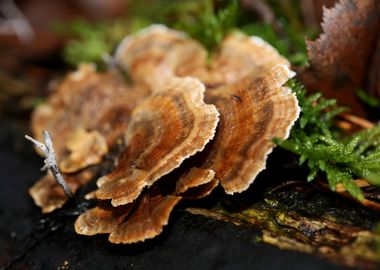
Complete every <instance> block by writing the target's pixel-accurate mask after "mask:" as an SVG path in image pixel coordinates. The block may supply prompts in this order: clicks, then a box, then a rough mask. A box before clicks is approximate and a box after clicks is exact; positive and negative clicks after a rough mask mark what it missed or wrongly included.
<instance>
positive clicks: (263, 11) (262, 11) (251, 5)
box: [241, 0, 275, 25]
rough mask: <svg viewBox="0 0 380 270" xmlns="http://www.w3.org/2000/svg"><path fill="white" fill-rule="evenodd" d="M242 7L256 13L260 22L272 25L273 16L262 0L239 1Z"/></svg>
mask: <svg viewBox="0 0 380 270" xmlns="http://www.w3.org/2000/svg"><path fill="white" fill-rule="evenodd" d="M241 4H242V6H243V7H245V8H247V9H250V10H252V11H254V12H255V13H257V14H258V15H259V16H260V18H261V20H262V21H263V22H265V23H267V24H271V25H273V24H274V22H275V16H274V13H273V11H272V9H271V8H270V6H269V5H268V4H267V3H266V2H265V1H263V0H241Z"/></svg>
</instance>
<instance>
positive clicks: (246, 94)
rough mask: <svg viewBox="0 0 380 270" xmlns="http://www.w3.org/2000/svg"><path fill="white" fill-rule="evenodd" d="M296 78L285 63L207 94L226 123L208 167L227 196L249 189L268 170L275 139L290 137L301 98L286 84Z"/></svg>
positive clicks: (205, 164)
mask: <svg viewBox="0 0 380 270" xmlns="http://www.w3.org/2000/svg"><path fill="white" fill-rule="evenodd" d="M292 76H294V72H292V71H290V70H289V69H288V67H287V66H285V65H282V64H280V65H277V66H275V67H273V68H272V69H270V70H269V72H268V73H267V74H266V75H263V76H262V77H259V78H256V76H248V77H246V78H245V79H243V80H241V81H240V82H237V83H236V84H234V85H232V86H227V87H225V88H224V89H221V90H220V91H217V92H213V91H211V92H207V93H206V94H207V98H206V100H207V101H208V102H211V103H213V104H215V106H216V107H217V108H218V111H219V112H220V122H219V125H218V129H217V132H216V135H215V139H214V141H213V143H212V145H211V147H210V148H209V149H208V150H209V152H208V153H207V154H206V155H207V157H206V158H205V161H204V162H203V166H202V168H205V169H211V170H213V171H215V177H216V179H218V180H219V181H220V183H221V185H222V186H223V188H224V190H225V191H226V193H228V194H233V193H235V192H242V191H245V190H246V189H247V188H248V187H249V186H250V184H251V183H252V182H253V181H254V180H255V178H256V176H257V175H258V173H259V172H260V171H262V170H263V169H265V164H266V159H267V156H268V155H269V153H271V152H272V149H273V148H274V147H275V144H274V143H273V139H274V138H280V139H287V138H288V136H289V133H290V129H291V127H292V126H293V124H294V123H295V121H296V120H297V118H298V116H299V113H300V108H299V107H298V101H297V98H296V96H295V94H294V93H292V92H291V90H290V89H289V88H287V87H284V86H283V85H284V84H285V83H286V82H287V80H288V79H289V78H291V77H292Z"/></svg>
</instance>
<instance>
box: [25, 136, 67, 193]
mask: <svg viewBox="0 0 380 270" xmlns="http://www.w3.org/2000/svg"><path fill="white" fill-rule="evenodd" d="M42 134H43V136H44V141H45V144H43V143H41V142H39V141H37V140H35V139H33V138H32V137H30V136H28V135H25V138H26V139H27V140H29V141H31V142H32V143H33V144H34V145H35V146H37V147H38V148H40V149H41V150H42V152H43V153H44V154H45V157H46V158H45V160H44V163H45V165H44V166H43V167H42V168H41V170H43V171H46V170H48V169H49V170H50V171H51V173H52V174H53V176H54V178H55V180H56V181H57V182H58V184H59V185H60V186H61V187H62V189H63V191H64V192H65V194H66V196H67V197H69V198H71V197H72V196H73V193H72V191H71V189H70V187H69V185H68V184H67V183H66V181H65V179H64V178H63V176H62V175H61V173H60V172H59V169H58V165H57V160H56V158H55V153H54V149H53V142H52V140H51V136H50V134H49V132H47V131H42Z"/></svg>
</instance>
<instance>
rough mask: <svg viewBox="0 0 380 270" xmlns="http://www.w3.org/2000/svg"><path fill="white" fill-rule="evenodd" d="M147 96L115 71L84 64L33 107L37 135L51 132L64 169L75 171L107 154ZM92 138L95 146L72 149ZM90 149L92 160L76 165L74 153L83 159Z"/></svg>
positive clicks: (59, 160) (34, 130)
mask: <svg viewBox="0 0 380 270" xmlns="http://www.w3.org/2000/svg"><path fill="white" fill-rule="evenodd" d="M145 95H146V92H144V91H135V90H134V89H131V88H129V87H127V86H126V84H125V83H124V81H123V80H122V78H121V77H120V76H119V75H118V74H117V73H114V72H108V73H97V72H96V71H95V68H94V67H93V66H92V65H88V64H84V65H81V66H80V67H79V70H78V71H76V72H73V73H71V74H69V75H68V76H67V77H66V78H65V79H64V80H63V82H62V83H60V84H59V85H58V87H57V89H56V90H55V91H54V92H53V94H52V95H51V96H50V97H49V99H48V100H47V102H46V103H44V104H42V105H41V106H39V107H37V109H36V110H35V111H34V113H33V116H32V130H33V133H34V136H35V138H37V140H42V130H46V131H49V132H50V134H51V136H52V138H53V141H54V149H55V152H56V155H57V160H58V162H59V167H60V169H61V171H62V172H68V173H72V172H75V171H78V170H80V169H83V168H85V167H87V166H90V165H95V164H97V163H99V162H100V161H101V160H102V157H103V156H104V155H105V154H106V153H107V152H108V149H107V148H112V147H113V146H115V145H116V144H117V142H118V140H120V139H121V138H122V136H123V134H124V132H125V129H126V128H127V124H128V121H129V118H130V113H131V111H132V109H133V107H134V106H135V104H136V102H138V101H139V100H140V99H141V98H142V97H144V96H145ZM87 132H88V134H86V133H87ZM95 134H96V135H95ZM89 138H91V140H90V141H91V142H92V144H91V145H90V144H89V143H88V142H87V145H86V147H73V144H75V145H76V146H78V144H81V142H84V141H86V140H87V139H89ZM75 140H77V142H75ZM104 142H106V144H107V145H106V146H105V145H104ZM98 143H101V144H102V147H100V148H99V147H98V146H97V145H96V144H98ZM88 150H92V151H90V152H91V158H87V159H86V160H81V159H79V158H78V159H76V161H78V164H75V163H73V160H72V158H73V157H75V156H76V155H79V156H83V157H84V156H86V155H88V154H89V151H88ZM94 150H95V151H94ZM66 159H67V160H66ZM65 163H66V164H65ZM67 163H70V166H67V165H68V164H67ZM61 164H65V166H62V165H61Z"/></svg>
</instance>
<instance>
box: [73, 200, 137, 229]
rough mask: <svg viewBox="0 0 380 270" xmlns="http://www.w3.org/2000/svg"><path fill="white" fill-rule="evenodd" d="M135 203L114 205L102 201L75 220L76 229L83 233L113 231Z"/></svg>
mask: <svg viewBox="0 0 380 270" xmlns="http://www.w3.org/2000/svg"><path fill="white" fill-rule="evenodd" d="M132 207H133V203H131V204H127V205H122V206H119V207H113V206H111V205H110V204H109V203H108V202H101V203H100V205H98V206H97V207H95V208H92V209H90V210H87V211H86V212H85V213H83V214H82V215H80V216H79V217H78V218H77V220H76V221H75V225H74V227H75V231H76V232H77V233H78V234H83V235H95V234H100V233H111V232H113V231H114V230H115V229H116V228H117V226H118V225H119V224H120V223H122V222H123V221H124V219H125V218H126V217H127V216H128V214H129V213H130V212H131V210H132Z"/></svg>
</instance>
